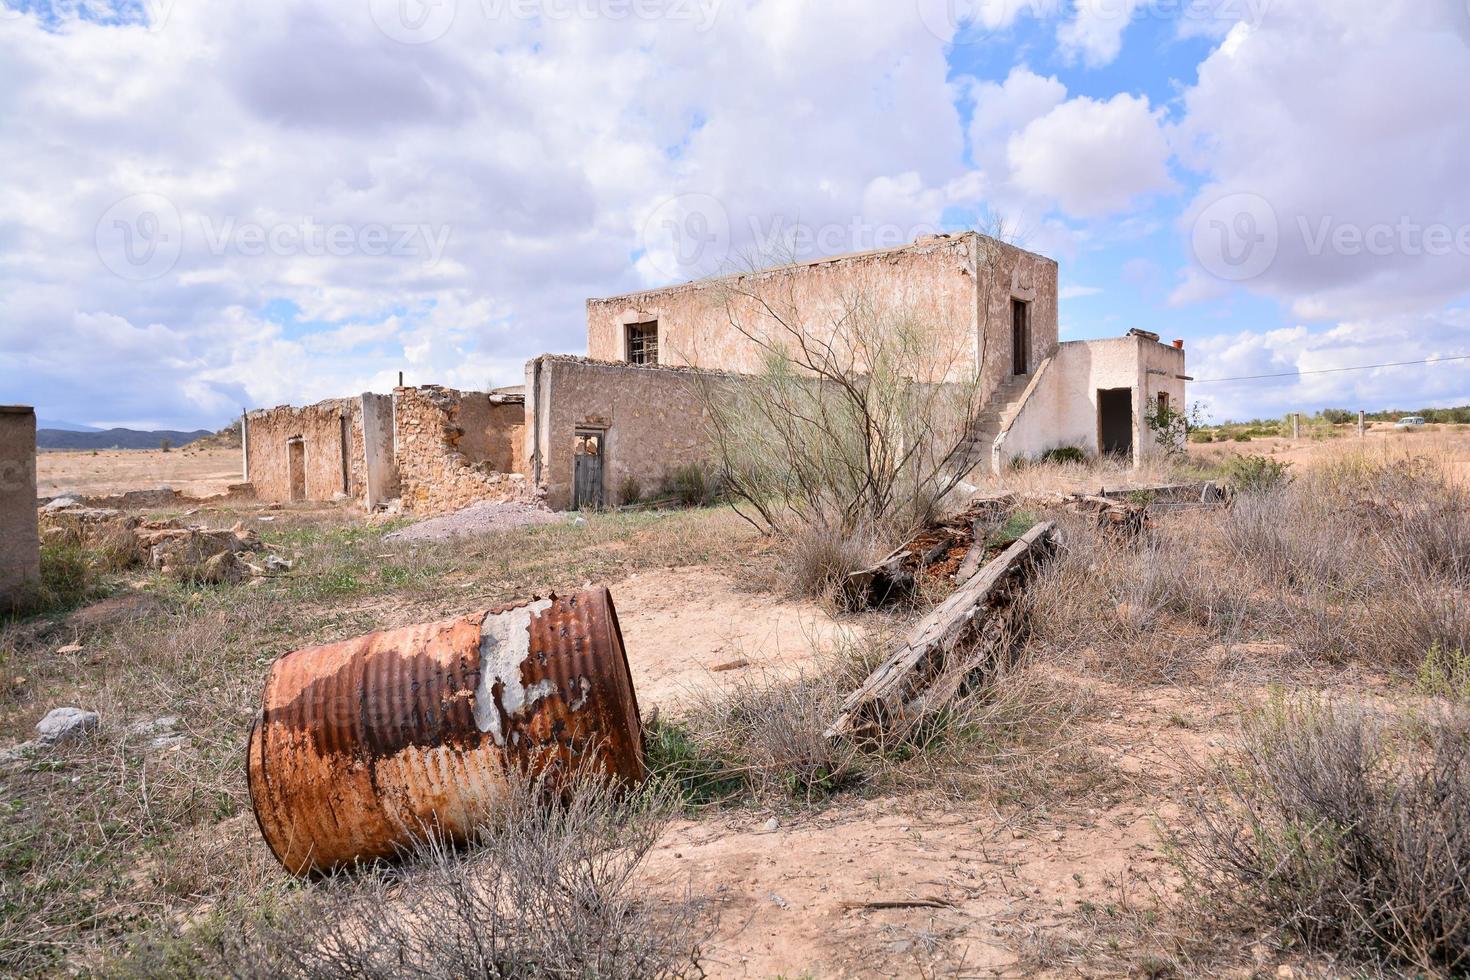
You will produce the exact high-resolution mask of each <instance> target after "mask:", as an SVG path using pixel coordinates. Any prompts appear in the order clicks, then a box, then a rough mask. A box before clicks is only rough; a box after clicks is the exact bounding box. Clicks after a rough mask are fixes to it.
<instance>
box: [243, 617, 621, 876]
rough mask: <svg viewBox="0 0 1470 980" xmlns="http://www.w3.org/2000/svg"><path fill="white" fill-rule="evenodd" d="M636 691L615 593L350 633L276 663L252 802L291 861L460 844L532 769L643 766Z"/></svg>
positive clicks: (326, 861)
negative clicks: (439, 838) (442, 840)
mask: <svg viewBox="0 0 1470 980" xmlns="http://www.w3.org/2000/svg"><path fill="white" fill-rule="evenodd" d="M642 742H643V732H642V725H641V723H640V721H639V717H638V700H637V697H636V695H635V694H634V691H633V678H632V675H631V674H630V672H629V670H628V659H627V655H626V653H625V652H624V650H623V637H622V633H621V631H620V630H619V628H618V617H617V611H616V610H615V609H614V608H613V602H612V595H611V594H610V593H609V592H608V590H607V589H596V590H592V591H589V592H583V593H579V594H576V595H570V596H562V597H557V596H552V597H551V598H550V599H540V600H534V601H531V602H526V603H522V604H520V605H515V606H505V607H501V608H498V609H492V610H489V611H486V612H478V613H474V614H472V615H468V616H461V617H459V618H458V619H450V620H445V621H444V622H439V623H430V624H427V625H422V626H410V627H408V628H407V629H400V630H393V631H391V632H384V633H374V634H372V635H371V636H364V637H360V638H358V639H354V640H347V641H345V642H343V643H333V644H330V645H327V646H319V647H311V648H308V649H304V650H297V651H295V652H294V653H288V654H286V655H285V656H283V657H281V658H280V659H279V660H277V661H276V662H275V663H274V664H272V665H271V668H270V673H269V674H268V676H267V678H266V683H265V692H264V696H263V705H262V709H261V711H260V714H259V715H258V716H257V718H256V721H255V724H254V726H253V727H252V728H251V731H250V747H249V762H248V770H249V782H250V799H251V802H252V804H253V805H254V807H255V816H256V820H257V821H258V822H259V824H260V830H261V833H262V834H263V835H264V836H265V839H266V843H268V844H269V845H270V848H271V850H272V851H273V852H274V853H275V855H276V857H277V858H279V859H280V861H281V863H282V864H283V865H285V867H286V869H287V870H288V871H290V872H292V873H293V874H298V875H309V874H315V873H322V872H327V871H331V870H333V869H336V868H341V867H344V866H349V865H352V864H354V863H356V862H359V861H370V860H373V859H379V858H383V859H392V858H394V857H396V856H398V855H399V854H401V853H403V851H404V849H405V848H407V847H410V846H412V844H413V843H414V842H415V841H417V840H420V839H423V838H424V837H425V836H426V835H427V834H429V833H430V832H432V833H434V834H436V835H443V836H444V837H446V838H448V839H450V840H456V841H462V840H464V839H465V838H466V837H467V836H468V835H469V834H470V833H472V832H473V830H474V828H475V825H476V824H477V822H478V821H479V820H481V819H483V817H484V815H485V813H486V812H487V810H488V809H490V808H492V807H493V806H494V804H495V801H496V800H497V799H498V798H500V797H501V796H503V794H504V793H505V791H506V789H507V787H508V786H509V785H510V780H511V779H513V778H516V777H517V776H518V774H525V775H527V776H530V777H538V778H539V777H545V778H546V780H547V782H548V783H549V784H551V785H553V786H554V785H556V784H557V783H558V782H560V781H562V780H564V779H566V778H567V777H568V776H572V775H592V774H599V775H603V776H608V777H614V778H618V779H622V780H625V781H629V782H638V781H641V780H642V779H643V778H644V776H645V770H644V763H643V744H642Z"/></svg>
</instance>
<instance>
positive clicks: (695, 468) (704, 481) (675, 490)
mask: <svg viewBox="0 0 1470 980" xmlns="http://www.w3.org/2000/svg"><path fill="white" fill-rule="evenodd" d="M663 492H664V494H665V495H666V496H671V497H674V498H675V499H676V500H678V501H679V503H681V504H683V505H684V506H685V507H702V506H705V505H707V504H712V503H714V502H715V501H716V500H717V499H718V498H719V496H720V486H719V482H718V481H717V480H714V479H711V478H710V476H709V474H708V473H707V472H706V471H705V468H704V467H703V466H702V465H700V464H699V463H687V464H685V465H683V466H679V467H676V468H675V469H674V470H673V471H672V472H671V473H669V475H668V476H667V477H665V479H664V486H663Z"/></svg>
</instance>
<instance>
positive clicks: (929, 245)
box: [587, 231, 1056, 303]
mask: <svg viewBox="0 0 1470 980" xmlns="http://www.w3.org/2000/svg"><path fill="white" fill-rule="evenodd" d="M981 238H983V239H985V240H986V241H991V242H995V243H996V244H997V245H1004V246H1005V247H1006V248H1013V249H1015V250H1016V251H1018V252H1025V253H1026V254H1027V255H1034V256H1035V257H1036V258H1039V259H1045V260H1046V261H1048V262H1053V263H1055V262H1056V260H1055V259H1052V258H1049V257H1047V256H1045V255H1042V254H1041V253H1040V252H1032V251H1029V250H1028V249H1024V248H1021V247H1020V246H1019V245H1012V244H1010V243H1009V242H1003V241H1001V240H1000V239H998V238H992V237H991V236H989V235H982V234H980V232H978V231H958V232H954V233H952V234H939V235H925V236H924V237H923V238H917V239H915V240H914V241H911V242H905V243H904V244H902V245H894V246H892V247H890V248H875V249H869V250H868V251H866V252H845V253H843V254H841V255H828V256H825V257H823V258H819V259H806V260H803V261H801V262H788V263H785V264H784V265H773V266H768V267H766V268H764V269H747V270H745V271H743V272H727V273H724V274H721V275H715V276H706V277H705V278H703V279H690V280H688V281H687V282H681V283H674V284H671V285H668V286H656V287H654V288H652V289H639V290H636V291H634V292H631V293H615V294H614V295H612V296H594V297H592V298H591V299H589V300H588V301H587V302H589V303H611V302H614V301H616V300H625V299H634V298H636V297H639V296H652V295H655V294H657V293H668V292H675V291H677V290H681V289H689V288H690V287H702V286H709V285H713V284H715V283H721V282H734V281H735V280H737V279H745V278H747V277H749V276H764V275H769V274H771V273H776V272H789V271H791V270H793V269H809V268H813V267H815V266H820V265H836V264H839V263H842V262H855V261H858V260H860V259H871V258H876V257H878V256H882V255H896V254H899V253H901V252H921V251H926V250H929V249H934V248H943V247H945V246H947V245H957V244H959V243H960V242H965V241H970V240H973V239H981Z"/></svg>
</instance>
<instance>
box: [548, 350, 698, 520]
mask: <svg viewBox="0 0 1470 980" xmlns="http://www.w3.org/2000/svg"><path fill="white" fill-rule="evenodd" d="M526 372H527V387H526V398H527V404H528V405H532V406H534V412H535V417H534V421H533V423H532V425H533V429H532V431H531V433H530V434H529V438H528V446H529V452H528V455H529V456H530V462H531V470H532V475H533V477H534V479H536V481H537V482H538V483H539V484H540V485H541V486H542V487H543V488H544V490H545V492H546V503H547V505H548V506H550V507H552V508H554V509H556V510H565V509H567V508H568V507H570V506H571V502H572V477H573V465H574V463H573V457H574V453H573V448H574V441H575V438H576V433H577V430H578V429H590V430H595V431H600V432H603V433H605V438H604V442H603V447H602V454H603V464H602V465H603V488H604V496H605V499H606V501H607V503H609V504H617V503H623V502H624V501H620V500H618V499H617V498H618V491H619V487H620V486H621V484H622V482H623V480H624V478H626V477H628V476H632V477H633V478H635V479H636V480H637V481H638V482H639V484H640V485H641V487H642V489H643V491H644V492H645V493H647V492H648V491H650V490H653V489H654V488H656V487H657V486H658V485H659V484H660V483H661V482H662V481H663V480H664V478H665V477H667V476H668V475H669V473H670V472H671V471H672V470H674V469H675V468H676V467H679V466H682V465H686V464H689V463H703V462H706V461H707V460H708V458H709V454H710V447H709V441H708V438H707V437H706V434H705V419H704V411H703V408H702V406H701V404H700V400H699V397H698V393H697V389H696V388H695V383H694V382H695V379H696V378H697V376H698V372H695V371H692V370H690V369H687V368H668V367H635V366H631V365H628V364H612V363H607V362H600V361H591V360H587V359H584V358H576V357H562V356H552V355H547V356H543V357H540V358H537V359H536V360H534V361H532V362H531V363H530V364H529V365H528V366H527V369H526Z"/></svg>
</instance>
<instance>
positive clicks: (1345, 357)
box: [1189, 308, 1470, 421]
mask: <svg viewBox="0 0 1470 980" xmlns="http://www.w3.org/2000/svg"><path fill="white" fill-rule="evenodd" d="M1461 354H1470V309H1464V308H1455V309H1449V310H1445V311H1443V312H1441V313H1437V314H1434V315H1429V316H1415V315H1402V316H1392V317H1382V318H1373V319H1359V320H1348V321H1343V322H1340V323H1337V324H1334V325H1332V326H1330V327H1316V328H1312V327H1307V326H1303V325H1298V326H1294V327H1289V328H1283V329H1280V330H1270V331H1265V332H1252V331H1241V332H1237V333H1232V334H1218V335H1215V336H1212V337H1208V338H1205V339H1204V340H1201V341H1196V342H1195V343H1194V344H1192V345H1191V346H1190V349H1189V366H1190V374H1193V375H1195V376H1196V377H1198V378H1199V379H1201V380H1206V379H1216V378H1244V377H1253V376H1257V375H1273V374H1295V375H1296V376H1295V377H1285V378H1266V379H1260V380H1252V381H1239V382H1225V383H1207V384H1196V385H1191V386H1190V387H1189V398H1190V400H1191V401H1196V400H1197V401H1199V402H1200V404H1201V405H1202V406H1204V407H1205V409H1206V410H1207V412H1208V414H1209V415H1210V417H1211V418H1214V419H1215V420H1217V421H1218V420H1225V419H1236V420H1244V419H1250V418H1273V417H1277V416H1281V415H1284V414H1286V413H1287V412H1304V413H1308V412H1316V411H1319V410H1320V409H1323V408H1345V409H1348V410H1350V411H1355V410H1358V409H1364V410H1367V411H1380V410H1384V409H1391V408H1398V409H1406V410H1411V409H1418V408H1444V407H1449V406H1452V405H1463V404H1465V402H1466V396H1467V394H1470V367H1466V364H1467V363H1470V362H1465V361H1458V362H1444V363H1440V364H1403V365H1402V366H1399V367H1381V368H1373V369H1371V370H1365V371H1357V370H1354V371H1341V370H1338V369H1341V368H1360V367H1365V366H1368V365H1375V364H1402V362H1405V361H1418V360H1426V359H1431V358H1436V357H1452V356H1455V355H1461ZM1298 372H1300V373H1298ZM1308 372H1319V373H1308Z"/></svg>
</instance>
